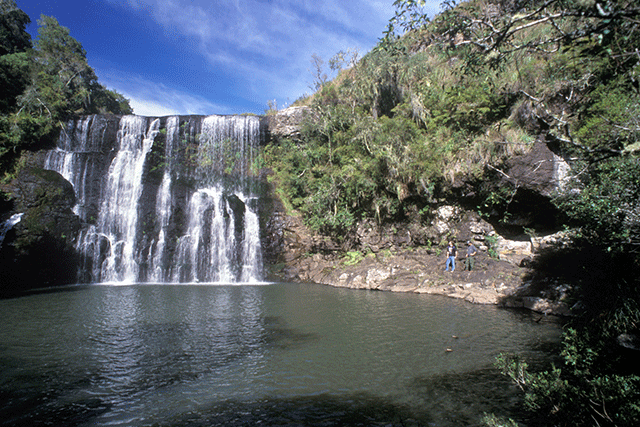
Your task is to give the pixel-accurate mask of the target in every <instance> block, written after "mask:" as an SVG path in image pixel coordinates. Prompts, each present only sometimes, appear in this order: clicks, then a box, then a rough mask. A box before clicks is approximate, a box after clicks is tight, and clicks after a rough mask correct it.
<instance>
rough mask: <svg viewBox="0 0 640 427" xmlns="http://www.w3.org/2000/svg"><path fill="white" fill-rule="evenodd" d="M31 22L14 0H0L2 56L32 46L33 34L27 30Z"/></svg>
mask: <svg viewBox="0 0 640 427" xmlns="http://www.w3.org/2000/svg"><path fill="white" fill-rule="evenodd" d="M30 23H31V19H29V16H28V15H27V14H26V13H24V12H23V11H22V10H20V9H18V6H17V5H16V2H15V1H14V0H0V56H3V55H7V54H12V53H19V52H25V51H27V50H28V49H29V48H31V36H30V35H29V33H27V32H26V30H25V28H26V26H27V25H28V24H30Z"/></svg>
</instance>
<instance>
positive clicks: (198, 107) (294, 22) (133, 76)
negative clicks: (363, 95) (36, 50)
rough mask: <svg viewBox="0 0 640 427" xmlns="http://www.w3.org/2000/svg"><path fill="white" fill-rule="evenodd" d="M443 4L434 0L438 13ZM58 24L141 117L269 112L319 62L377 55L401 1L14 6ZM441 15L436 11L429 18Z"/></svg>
mask: <svg viewBox="0 0 640 427" xmlns="http://www.w3.org/2000/svg"><path fill="white" fill-rule="evenodd" d="M440 1H441V0H436V1H433V0H428V1H427V3H428V4H429V5H428V6H427V9H428V10H430V11H433V12H435V11H437V10H438V9H439V4H440ZM16 3H17V4H18V7H19V8H20V9H22V10H23V11H24V12H26V13H27V14H28V15H29V17H30V18H31V20H32V23H31V25H30V26H29V27H28V28H27V30H28V31H29V33H30V34H31V35H32V37H33V38H34V39H35V37H36V34H37V23H36V21H37V20H38V18H39V17H40V15H41V14H44V15H47V16H53V17H55V18H56V19H57V20H58V22H59V23H60V25H62V26H64V27H67V28H69V30H70V34H71V36H72V37H74V38H75V39H76V40H78V41H79V42H80V43H82V45H83V47H84V49H85V50H86V51H87V60H88V62H89V65H90V66H92V67H93V69H94V70H95V71H96V74H97V76H98V80H99V82H100V83H102V84H103V85H105V86H107V87H108V88H110V89H115V90H117V91H118V92H120V93H122V94H124V95H125V96H126V97H127V98H128V99H130V101H131V105H132V107H133V108H134V112H135V113H136V114H140V115H145V116H164V115H171V114H240V113H246V112H249V113H255V114H263V113H264V111H265V109H266V108H267V102H268V101H272V102H273V101H275V102H276V104H277V106H278V107H279V108H283V107H286V106H288V105H289V104H291V103H293V102H294V101H295V100H296V99H298V98H299V97H301V96H303V95H304V94H305V93H310V92H311V89H310V86H311V85H312V81H313V74H312V72H311V70H312V69H313V66H312V63H311V57H312V55H313V54H316V55H318V56H320V57H321V58H323V59H324V60H325V61H328V59H329V58H331V57H332V56H333V55H334V54H335V53H336V52H338V51H340V50H347V49H351V50H354V49H357V50H358V51H359V53H360V56H362V55H364V54H365V53H367V52H369V51H370V50H371V49H372V48H373V47H374V46H375V45H376V43H377V42H378V39H380V38H381V37H382V34H383V31H384V30H385V29H386V26H387V24H388V21H389V19H390V18H391V17H392V16H393V14H394V7H393V0H227V1H221V0H217V1H216V0H214V1H201V0H193V1H189V0H81V1H78V0H16ZM430 15H433V13H430Z"/></svg>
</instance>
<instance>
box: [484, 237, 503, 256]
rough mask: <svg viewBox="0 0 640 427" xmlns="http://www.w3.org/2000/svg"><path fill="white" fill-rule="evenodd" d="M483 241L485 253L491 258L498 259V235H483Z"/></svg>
mask: <svg viewBox="0 0 640 427" xmlns="http://www.w3.org/2000/svg"><path fill="white" fill-rule="evenodd" d="M484 241H485V243H486V244H487V253H488V254H489V256H490V257H491V258H494V259H500V254H499V253H498V251H497V250H496V248H497V247H498V237H497V236H485V238H484Z"/></svg>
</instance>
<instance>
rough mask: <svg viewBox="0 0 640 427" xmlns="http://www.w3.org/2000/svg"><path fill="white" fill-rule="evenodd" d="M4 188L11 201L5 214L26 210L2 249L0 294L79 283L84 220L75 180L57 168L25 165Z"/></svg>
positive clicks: (6, 237) (9, 232)
mask: <svg viewBox="0 0 640 427" xmlns="http://www.w3.org/2000/svg"><path fill="white" fill-rule="evenodd" d="M2 190H3V191H4V192H5V193H7V194H9V196H10V199H11V202H12V208H11V210H10V212H6V213H5V214H4V215H3V218H2V219H3V220H4V219H5V218H4V216H10V215H15V214H17V213H22V214H23V215H22V217H21V220H20V222H18V223H17V224H15V226H14V227H13V228H12V229H11V230H9V231H8V232H7V235H6V236H5V240H4V242H3V245H2V248H1V249H0V296H10V295H14V294H19V293H20V292H23V291H25V290H28V289H32V288H40V287H46V286H54V285H63V284H70V283H75V282H76V272H77V263H78V257H77V254H76V251H75V249H74V243H75V239H76V237H77V234H78V231H79V230H80V219H79V218H78V216H77V215H76V214H75V213H74V212H73V211H72V208H73V206H74V205H75V194H74V191H73V187H72V186H71V184H70V183H69V182H68V181H67V180H65V179H64V178H63V177H62V176H61V175H60V174H59V173H57V172H54V171H49V170H44V169H40V168H37V167H29V166H27V167H24V168H22V169H21V170H20V172H19V173H18V175H17V177H16V178H15V179H14V180H13V181H11V183H10V184H8V185H6V186H4V187H3V188H2Z"/></svg>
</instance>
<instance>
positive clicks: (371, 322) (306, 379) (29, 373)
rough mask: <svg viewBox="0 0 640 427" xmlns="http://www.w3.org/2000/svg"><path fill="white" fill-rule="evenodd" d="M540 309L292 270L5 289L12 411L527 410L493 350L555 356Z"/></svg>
mask: <svg viewBox="0 0 640 427" xmlns="http://www.w3.org/2000/svg"><path fill="white" fill-rule="evenodd" d="M538 320H540V316H539V315H531V314H528V313H522V312H514V311H507V310H501V309H497V308H495V307H490V306H478V305H471V304H468V303H464V302H461V301H457V300H452V299H448V298H440V297H434V296H427V295H413V294H411V295H408V294H394V293H382V292H369V291H354V290H348V289H336V288H331V287H325V286H320V285H309V284H290V283H282V284H271V285H263V286H194V285H182V286H180V285H177V286H176V285H133V286H85V287H74V288H68V289H65V290H61V291H57V292H52V293H43V294H37V295H30V296H27V297H22V298H16V299H11V300H3V301H0V322H1V324H2V329H1V330H0V366H1V368H0V369H1V371H0V402H1V403H0V423H3V424H1V425H30V426H37V425H56V426H58V425H62V426H120V425H127V426H130V425H131V426H139V425H140V426H142V425H157V426H183V425H191V426H210V425H223V426H254V425H265V426H274V425H282V426H289V425H295V426H340V425H362V426H369V425H373V426H376V425H381V426H388V425H398V426H400V425H404V426H409V425H411V426H414V425H421V426H427V425H428V426H461V425H474V424H478V423H479V421H480V419H481V417H482V415H483V413H484V412H493V413H496V414H499V415H507V416H511V417H515V418H518V417H519V408H518V406H517V405H518V402H519V395H518V393H517V391H516V390H515V388H514V387H513V386H512V385H511V384H510V383H509V381H508V380H507V379H505V378H503V377H502V376H501V375H500V374H499V373H498V372H497V371H496V370H495V369H494V368H493V361H494V358H495V356H496V355H497V354H498V353H500V352H514V353H522V354H525V355H526V356H527V357H529V358H530V359H532V360H534V363H535V362H544V361H546V360H548V357H549V356H548V352H549V351H550V350H551V349H552V348H553V347H554V346H555V345H556V344H557V342H558V340H559V326H558V325H557V324H555V323H554V322H553V321H552V319H546V318H545V319H542V321H538ZM536 321H538V322H536ZM456 337H457V338H456ZM447 349H450V350H451V351H447Z"/></svg>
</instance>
